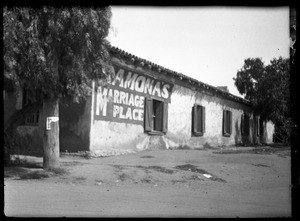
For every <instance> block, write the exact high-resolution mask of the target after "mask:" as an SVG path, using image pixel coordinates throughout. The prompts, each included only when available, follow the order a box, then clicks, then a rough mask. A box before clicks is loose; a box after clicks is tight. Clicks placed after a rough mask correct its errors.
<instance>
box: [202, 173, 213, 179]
mask: <svg viewBox="0 0 300 221" xmlns="http://www.w3.org/2000/svg"><path fill="white" fill-rule="evenodd" d="M203 176H205V177H206V178H211V177H212V175H209V174H206V173H204V174H203Z"/></svg>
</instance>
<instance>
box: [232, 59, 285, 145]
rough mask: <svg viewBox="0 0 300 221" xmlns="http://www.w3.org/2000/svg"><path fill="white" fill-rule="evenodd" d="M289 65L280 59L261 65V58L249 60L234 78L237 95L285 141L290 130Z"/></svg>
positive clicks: (246, 60)
mask: <svg viewBox="0 0 300 221" xmlns="http://www.w3.org/2000/svg"><path fill="white" fill-rule="evenodd" d="M289 62H290V61H289V59H285V58H282V57H279V58H278V59H276V58H274V59H273V60H271V61H270V64H269V65H264V63H263V62H262V60H261V59H260V58H248V59H245V61H244V65H243V67H242V68H241V69H240V70H239V71H238V72H237V75H236V78H234V81H235V86H236V87H237V89H238V91H239V93H240V94H242V95H244V96H245V99H247V100H249V101H251V103H252V104H253V106H254V111H255V113H256V114H259V115H260V116H261V117H262V118H263V119H265V120H270V121H272V122H273V123H274V124H275V127H276V132H277V136H278V138H280V139H281V140H282V141H284V142H287V141H288V140H289V136H290V129H291V114H290V93H289V85H290V65H289Z"/></svg>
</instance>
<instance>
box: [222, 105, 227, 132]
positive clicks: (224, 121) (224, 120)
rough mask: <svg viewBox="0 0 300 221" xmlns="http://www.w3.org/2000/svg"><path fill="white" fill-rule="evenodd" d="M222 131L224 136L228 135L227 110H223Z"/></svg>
mask: <svg viewBox="0 0 300 221" xmlns="http://www.w3.org/2000/svg"><path fill="white" fill-rule="evenodd" d="M222 127H223V128H222V131H223V134H225V133H226V110H223V124H222Z"/></svg>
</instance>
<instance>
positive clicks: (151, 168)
mask: <svg viewBox="0 0 300 221" xmlns="http://www.w3.org/2000/svg"><path fill="white" fill-rule="evenodd" d="M134 167H136V168H141V169H144V170H155V171H157V172H161V173H167V174H173V173H174V172H175V171H174V170H170V169H167V168H165V167H161V166H147V167H146V166H141V165H137V166H134Z"/></svg>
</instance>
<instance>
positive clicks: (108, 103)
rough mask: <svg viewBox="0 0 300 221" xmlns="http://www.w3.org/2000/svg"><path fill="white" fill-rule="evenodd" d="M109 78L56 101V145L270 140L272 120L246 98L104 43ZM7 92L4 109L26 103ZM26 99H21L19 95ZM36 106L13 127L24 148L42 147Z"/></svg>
mask: <svg viewBox="0 0 300 221" xmlns="http://www.w3.org/2000/svg"><path fill="white" fill-rule="evenodd" d="M110 55H111V58H112V64H113V69H114V72H115V79H114V80H113V81H109V82H108V83H107V84H103V85H97V84H96V83H95V82H91V85H92V87H93V93H92V95H91V96H90V97H88V99H87V100H86V101H85V102H83V103H80V104H77V103H73V102H71V101H67V100H61V101H60V108H59V111H60V112H59V124H60V151H61V152H64V151H68V152H74V151H91V152H105V151H111V150H116V151H121V152H122V151H140V150H145V149H157V148H161V149H168V148H178V147H180V146H189V147H190V148H204V147H207V146H211V147H216V148H217V147H223V146H232V145H240V144H242V145H248V144H260V143H271V142H272V137H273V132H274V126H273V124H272V123H270V122H263V121H262V120H261V119H260V118H259V116H256V115H254V113H253V109H252V106H251V103H249V102H248V101H246V100H244V99H242V98H240V97H237V96H234V95H232V94H230V93H229V92H228V88H227V87H213V86H210V85H207V84H205V83H202V82H200V81H198V80H195V79H192V78H190V77H187V76H185V75H183V74H180V73H177V72H175V71H172V70H169V69H166V68H164V67H161V66H159V65H156V64H153V63H152V62H149V61H147V60H144V59H142V58H139V57H137V56H134V55H131V54H129V53H127V52H125V51H123V50H120V49H119V48H116V47H112V48H111V49H110ZM21 92H22V90H20V93H17V94H19V95H18V96H17V97H15V96H12V95H10V96H6V97H5V100H4V105H5V114H11V113H13V111H15V110H16V109H17V108H20V107H22V105H21V104H20V103H22V102H27V101H26V99H28V98H26V96H24V94H23V95H22V93H21ZM24 99H25V100H24ZM41 119H43V113H42V110H40V111H39V112H38V113H33V116H32V117H31V118H30V119H26V120H24V125H21V126H19V127H18V131H19V134H20V135H21V138H22V139H25V140H26V142H21V143H22V144H24V147H22V148H23V149H24V150H25V149H26V150H27V151H36V152H39V151H42V132H41V131H43V130H41V129H42V127H44V126H45V125H43V124H42V123H41Z"/></svg>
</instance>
